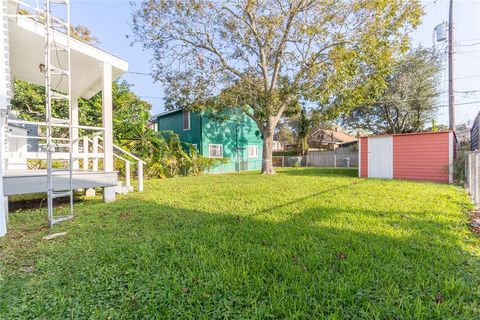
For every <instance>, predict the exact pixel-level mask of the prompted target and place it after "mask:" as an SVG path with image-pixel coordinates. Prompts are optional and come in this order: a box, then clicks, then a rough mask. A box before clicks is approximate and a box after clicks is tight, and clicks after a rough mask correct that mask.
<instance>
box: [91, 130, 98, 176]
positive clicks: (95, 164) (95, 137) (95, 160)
mask: <svg viewBox="0 0 480 320" xmlns="http://www.w3.org/2000/svg"><path fill="white" fill-rule="evenodd" d="M92 147H93V170H95V171H97V170H98V135H96V134H94V135H93V145H92Z"/></svg>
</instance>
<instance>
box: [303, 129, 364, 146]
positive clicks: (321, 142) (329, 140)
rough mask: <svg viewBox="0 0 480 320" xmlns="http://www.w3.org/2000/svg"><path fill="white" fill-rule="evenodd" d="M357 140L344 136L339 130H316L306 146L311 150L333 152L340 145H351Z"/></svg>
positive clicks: (347, 135)
mask: <svg viewBox="0 0 480 320" xmlns="http://www.w3.org/2000/svg"><path fill="white" fill-rule="evenodd" d="M357 140H358V139H357V138H355V137H354V136H351V135H349V134H346V133H345V132H343V131H342V130H341V129H340V128H338V127H337V128H335V129H334V130H328V129H317V130H315V131H314V132H313V133H312V134H311V135H310V137H309V138H308V145H309V147H310V148H313V149H328V150H334V149H336V148H338V147H339V146H341V145H345V144H348V143H353V142H355V141H357Z"/></svg>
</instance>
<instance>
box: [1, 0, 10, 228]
mask: <svg viewBox="0 0 480 320" xmlns="http://www.w3.org/2000/svg"><path fill="white" fill-rule="evenodd" d="M7 2H8V1H2V2H1V3H0V237H3V236H5V234H6V233H7V214H8V212H7V210H8V209H7V201H8V200H6V197H4V196H3V172H4V170H5V155H6V151H7V150H5V147H6V134H5V130H6V128H7V110H8V106H9V104H10V97H11V87H10V85H11V84H10V60H9V58H10V55H9V53H10V50H9V32H8V20H7V11H8V9H7Z"/></svg>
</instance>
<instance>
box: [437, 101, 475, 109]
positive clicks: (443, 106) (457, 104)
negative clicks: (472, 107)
mask: <svg viewBox="0 0 480 320" xmlns="http://www.w3.org/2000/svg"><path fill="white" fill-rule="evenodd" d="M477 103H480V100H477V101H470V102H460V103H455V105H456V106H465V105H469V104H477ZM445 107H448V104H444V105H440V106H436V107H435V108H445Z"/></svg>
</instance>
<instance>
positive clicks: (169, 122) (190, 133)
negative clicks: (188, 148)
mask: <svg viewBox="0 0 480 320" xmlns="http://www.w3.org/2000/svg"><path fill="white" fill-rule="evenodd" d="M157 121H158V130H159V131H161V130H171V131H173V132H175V133H176V134H178V135H179V136H180V140H181V141H183V142H188V143H192V144H196V145H197V147H200V141H201V136H200V132H201V130H200V123H201V121H200V115H199V114H198V113H196V112H191V113H190V130H183V112H182V111H177V112H172V113H169V114H166V115H162V116H159V117H158V119H157Z"/></svg>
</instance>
